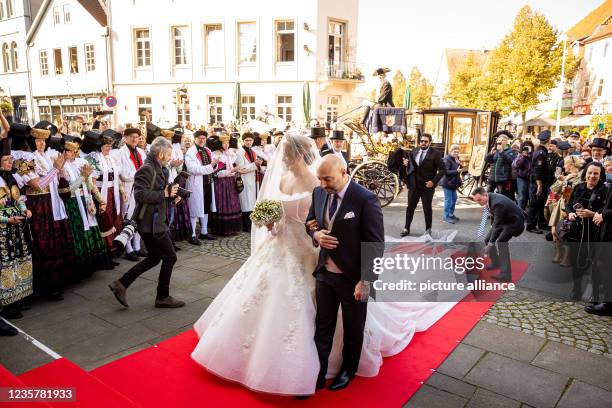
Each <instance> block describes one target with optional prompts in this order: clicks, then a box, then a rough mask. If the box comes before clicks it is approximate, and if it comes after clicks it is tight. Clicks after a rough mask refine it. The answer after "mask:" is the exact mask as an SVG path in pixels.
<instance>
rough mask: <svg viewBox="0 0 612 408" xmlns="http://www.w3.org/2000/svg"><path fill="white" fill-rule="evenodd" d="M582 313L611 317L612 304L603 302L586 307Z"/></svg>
mask: <svg viewBox="0 0 612 408" xmlns="http://www.w3.org/2000/svg"><path fill="white" fill-rule="evenodd" d="M584 311H585V312H587V313H589V314H594V315H597V316H612V303H610V302H604V303H599V304H596V305H588V306H587V307H585V308H584Z"/></svg>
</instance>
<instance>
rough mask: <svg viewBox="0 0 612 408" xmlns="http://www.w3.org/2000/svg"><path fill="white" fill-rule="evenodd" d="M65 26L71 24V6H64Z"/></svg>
mask: <svg viewBox="0 0 612 408" xmlns="http://www.w3.org/2000/svg"><path fill="white" fill-rule="evenodd" d="M64 24H70V4H64Z"/></svg>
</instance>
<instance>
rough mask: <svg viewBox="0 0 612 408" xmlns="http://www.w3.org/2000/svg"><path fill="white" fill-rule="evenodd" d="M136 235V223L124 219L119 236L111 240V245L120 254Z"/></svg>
mask: <svg viewBox="0 0 612 408" xmlns="http://www.w3.org/2000/svg"><path fill="white" fill-rule="evenodd" d="M135 233H136V221H134V220H131V219H126V220H125V221H124V227H123V229H122V230H121V232H120V233H119V234H117V236H116V237H115V239H113V245H114V247H115V248H116V249H117V251H118V252H119V253H122V252H123V250H124V249H125V246H126V244H127V243H128V242H130V241H131V240H132V238H133V237H134V234H135Z"/></svg>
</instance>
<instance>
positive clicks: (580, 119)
mask: <svg viewBox="0 0 612 408" xmlns="http://www.w3.org/2000/svg"><path fill="white" fill-rule="evenodd" d="M592 117H593V115H569V116H568V117H566V118H563V119H561V126H585V127H586V126H591V118H592Z"/></svg>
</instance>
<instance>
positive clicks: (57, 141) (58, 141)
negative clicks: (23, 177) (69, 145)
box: [47, 136, 66, 153]
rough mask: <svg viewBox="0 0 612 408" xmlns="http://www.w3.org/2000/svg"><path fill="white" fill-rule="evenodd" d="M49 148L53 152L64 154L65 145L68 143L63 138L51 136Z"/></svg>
mask: <svg viewBox="0 0 612 408" xmlns="http://www.w3.org/2000/svg"><path fill="white" fill-rule="evenodd" d="M47 140H48V141H49V148H50V149H53V150H57V151H58V152H60V153H62V152H63V151H64V143H65V142H66V141H65V140H64V138H63V137H59V136H51V137H50V138H49V139H47Z"/></svg>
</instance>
